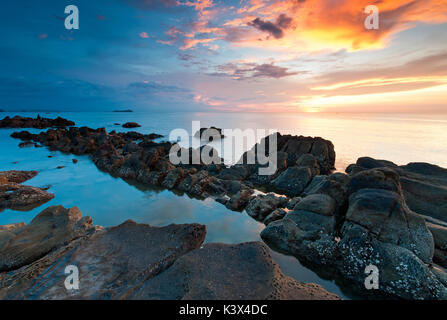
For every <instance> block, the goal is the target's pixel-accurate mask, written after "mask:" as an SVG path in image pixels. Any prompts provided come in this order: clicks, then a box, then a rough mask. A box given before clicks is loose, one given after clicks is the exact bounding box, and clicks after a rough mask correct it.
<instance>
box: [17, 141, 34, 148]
mask: <svg viewBox="0 0 447 320" xmlns="http://www.w3.org/2000/svg"><path fill="white" fill-rule="evenodd" d="M30 147H37V144H36V143H34V142H30V141H26V142H22V143H20V144H19V148H30Z"/></svg>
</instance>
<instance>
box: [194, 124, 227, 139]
mask: <svg viewBox="0 0 447 320" xmlns="http://www.w3.org/2000/svg"><path fill="white" fill-rule="evenodd" d="M222 131H223V130H222V129H220V128H216V127H210V128H200V130H199V131H197V132H196V133H195V134H194V137H196V138H200V139H201V140H206V141H214V140H220V139H223V138H225V136H224V135H223V134H222Z"/></svg>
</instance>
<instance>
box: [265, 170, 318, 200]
mask: <svg viewBox="0 0 447 320" xmlns="http://www.w3.org/2000/svg"><path fill="white" fill-rule="evenodd" d="M312 178H313V176H312V171H311V170H310V168H307V167H290V168H287V169H286V170H285V171H284V172H283V173H281V174H280V175H279V176H278V177H277V178H275V179H274V180H273V181H272V182H271V184H272V186H274V187H275V188H276V189H278V190H279V191H281V192H284V193H285V194H288V195H291V196H299V195H300V194H301V193H302V192H303V191H304V189H305V188H306V187H307V185H308V184H309V182H310V181H311V180H312Z"/></svg>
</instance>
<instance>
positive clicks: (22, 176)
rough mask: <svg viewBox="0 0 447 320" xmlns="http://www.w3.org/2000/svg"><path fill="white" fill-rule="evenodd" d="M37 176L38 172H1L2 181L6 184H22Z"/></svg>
mask: <svg viewBox="0 0 447 320" xmlns="http://www.w3.org/2000/svg"><path fill="white" fill-rule="evenodd" d="M35 176H37V171H17V170H10V171H0V179H3V180H0V182H1V181H3V182H4V183H5V182H15V183H22V182H25V181H27V180H29V179H31V178H34V177H35Z"/></svg>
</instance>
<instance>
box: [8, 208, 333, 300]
mask: <svg viewBox="0 0 447 320" xmlns="http://www.w3.org/2000/svg"><path fill="white" fill-rule="evenodd" d="M91 222H92V221H91V219H88V218H81V214H80V212H79V211H78V210H77V209H70V210H69V209H64V208H62V207H52V208H50V209H48V210H46V211H44V212H42V213H41V214H40V215H39V216H38V217H36V219H35V220H33V222H31V224H30V225H29V226H24V225H23V224H20V225H14V226H3V227H2V228H0V261H2V265H8V268H7V270H10V269H11V266H15V267H14V268H13V270H11V271H9V272H3V273H0V299H2V300H8V299H14V300H16V299H39V300H49V299H58V300H60V299H107V300H110V299H207V300H208V299H233V300H235V299H238V300H240V299H256V300H258V299H338V297H337V296H336V295H334V294H331V293H329V292H327V291H326V290H324V289H323V288H321V287H320V286H318V285H315V284H302V283H299V282H297V281H295V280H293V279H291V278H289V277H286V276H284V275H283V273H282V272H281V270H280V269H279V267H278V266H277V265H276V264H274V262H273V261H272V259H271V257H270V254H269V252H268V249H267V248H266V246H265V245H263V244H262V243H260V242H254V243H244V244H238V245H224V244H207V245H205V246H204V247H203V248H201V245H202V243H203V241H204V239H205V233H206V231H205V226H202V225H199V224H185V225H169V226H167V227H151V226H149V225H144V224H137V223H135V222H133V221H126V222H125V223H123V224H121V225H119V226H117V227H111V228H107V229H102V228H99V227H95V228H93V227H92V224H91ZM6 232H7V233H8V234H7V235H6V237H8V238H9V239H8V240H7V241H6V245H3V239H4V237H3V236H4V235H5V233H6ZM13 249H14V250H13ZM19 265H21V267H20V268H17V267H18V266H19ZM67 266H72V267H73V266H74V267H76V268H78V271H79V281H80V283H79V288H78V289H77V290H69V289H67V288H66V287H65V285H64V283H65V281H66V278H67V274H66V267H67Z"/></svg>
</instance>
